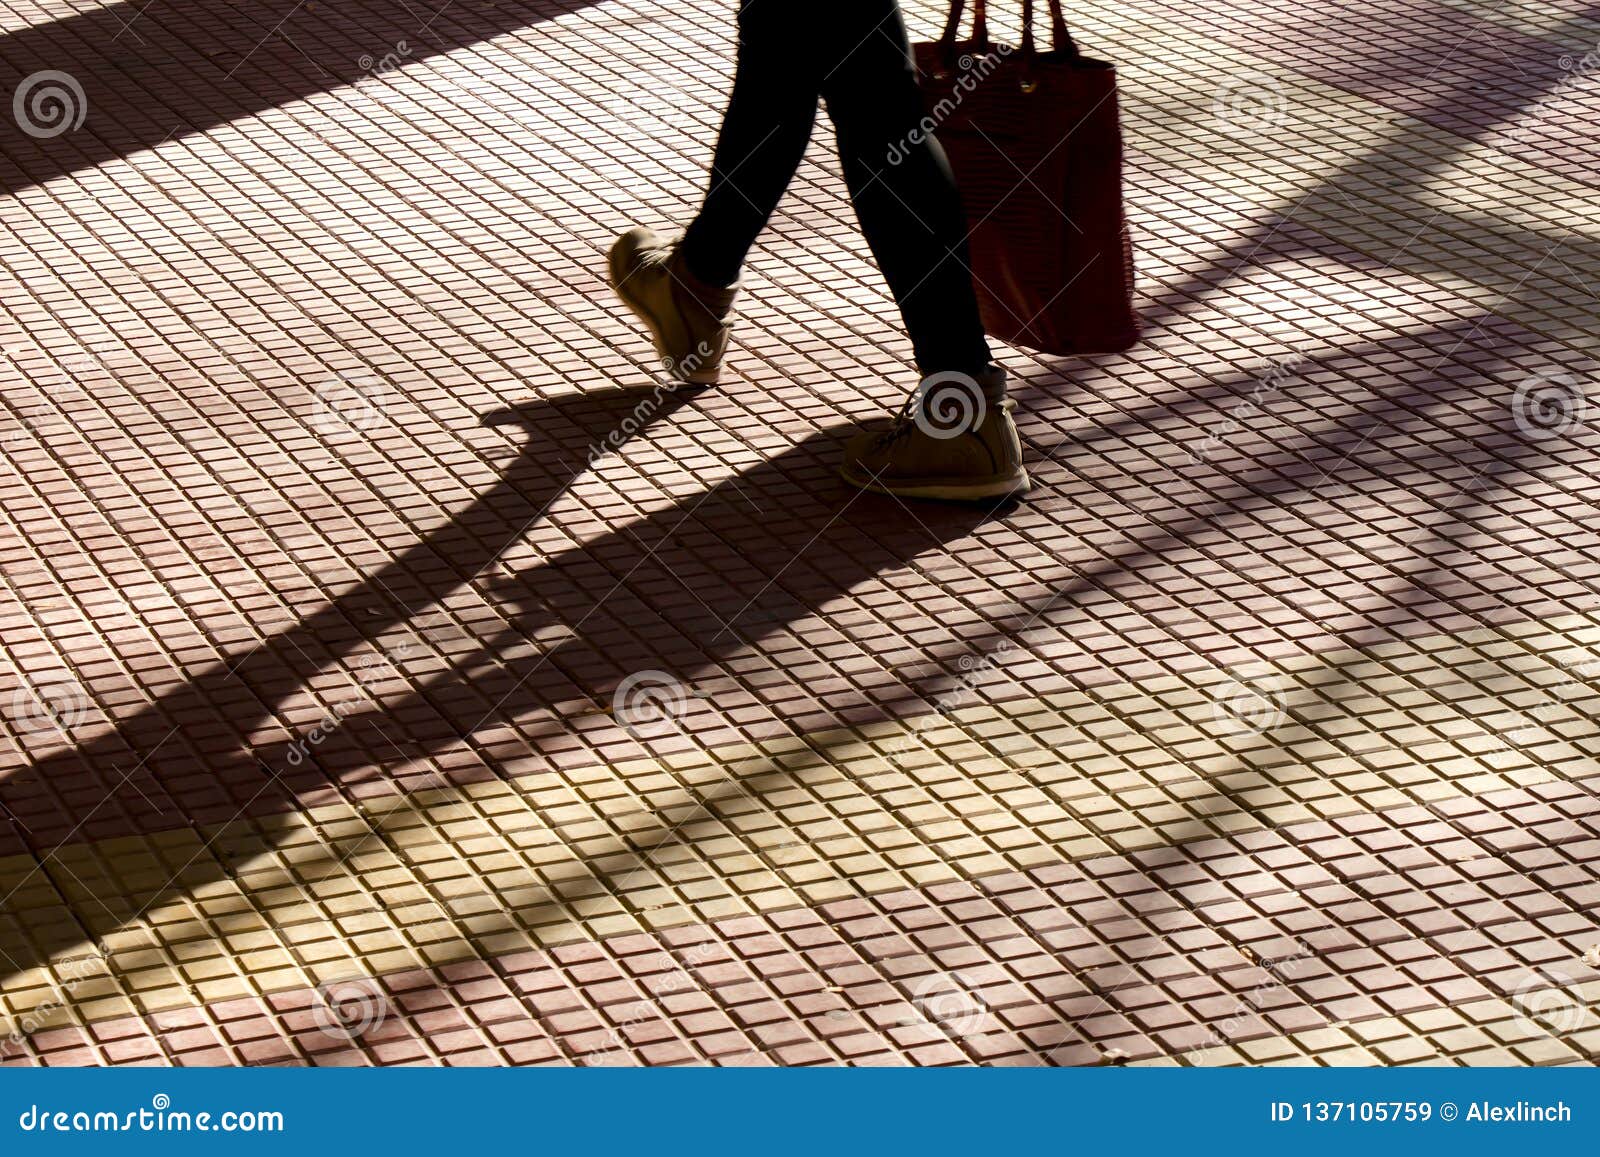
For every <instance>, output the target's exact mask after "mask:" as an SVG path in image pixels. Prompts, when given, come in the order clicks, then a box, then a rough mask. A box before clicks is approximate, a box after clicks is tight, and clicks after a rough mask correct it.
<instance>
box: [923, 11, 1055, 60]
mask: <svg viewBox="0 0 1600 1157" xmlns="http://www.w3.org/2000/svg"><path fill="white" fill-rule="evenodd" d="M1033 3H1034V0H1022V52H1023V54H1024V55H1025V56H1033V55H1036V53H1037V51H1038V48H1037V45H1036V43H1035V41H1034V36H1033ZM966 11H967V0H952V2H951V5H950V19H949V21H948V22H947V23H946V24H945V26H944V35H943V36H941V37H940V38H939V43H940V44H941V45H942V46H944V47H945V48H947V49H948V48H952V47H954V45H955V42H956V37H957V36H958V35H959V34H960V32H961V18H962V17H963V16H965V15H966ZM1050 34H1051V38H1052V40H1053V41H1054V43H1055V47H1056V50H1057V51H1060V50H1062V49H1065V50H1066V52H1067V55H1068V56H1077V55H1078V46H1077V45H1076V44H1074V43H1073V40H1072V33H1070V32H1068V31H1067V19H1066V17H1065V16H1063V15H1062V12H1061V0H1050ZM972 42H973V43H974V44H975V45H977V47H978V49H979V50H980V51H984V52H987V51H988V50H989V49H990V48H991V47H992V45H991V44H990V43H989V0H973V4H972Z"/></svg>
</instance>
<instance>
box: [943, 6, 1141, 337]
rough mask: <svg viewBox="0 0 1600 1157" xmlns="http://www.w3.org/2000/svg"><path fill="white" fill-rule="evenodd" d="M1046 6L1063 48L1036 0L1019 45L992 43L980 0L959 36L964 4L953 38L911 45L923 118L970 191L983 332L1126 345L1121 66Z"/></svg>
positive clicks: (955, 13)
mask: <svg viewBox="0 0 1600 1157" xmlns="http://www.w3.org/2000/svg"><path fill="white" fill-rule="evenodd" d="M1051 3H1052V14H1053V16H1054V18H1055V33H1056V48H1055V49H1054V50H1052V51H1049V52H1038V51H1036V50H1035V48H1034V44H1033V35H1032V31H1033V30H1032V16H1033V13H1032V8H1033V4H1032V0H1026V3H1025V7H1024V27H1025V29H1026V32H1025V39H1024V42H1023V46H1022V47H1021V48H1016V49H1013V48H1009V47H1007V46H1005V45H996V44H991V43H989V41H988V34H987V27H986V13H985V4H984V3H983V0H979V3H978V4H977V13H976V16H977V23H976V26H975V28H974V34H973V39H971V40H967V41H957V40H956V39H955V32H956V28H957V26H958V24H959V22H960V19H961V12H962V8H963V6H964V0H957V2H956V4H955V6H954V9H953V10H952V12H951V18H950V26H949V28H948V29H947V30H946V32H945V38H944V39H943V40H940V41H938V42H935V43H923V44H918V45H916V46H915V48H914V52H915V57H916V65H917V70H918V74H919V76H918V81H919V84H920V86H921V88H922V92H923V97H924V103H925V105H926V108H927V114H928V119H927V120H926V121H924V125H925V126H931V127H932V129H933V134H934V136H935V137H936V138H937V139H938V141H939V143H940V144H941V145H943V146H944V150H945V152H946V153H947V154H948V155H949V158H950V164H951V167H952V168H953V169H954V170H955V174H956V183H957V185H958V186H959V187H960V189H961V199H962V204H963V206H964V208H965V210H966V215H967V224H968V227H969V229H970V234H969V240H968V243H969V245H970V247H971V254H972V257H971V260H972V273H973V286H974V288H975V289H976V290H977V294H978V306H979V310H980V311H981V313H982V315H983V324H984V328H985V329H986V330H987V331H988V333H989V334H991V335H992V336H994V337H997V338H1000V339H1001V340H1002V341H1007V342H1011V343H1014V344H1017V345H1022V346H1028V347H1031V348H1033V349H1037V350H1042V351H1044V352H1046V353H1052V354H1086V353H1106V352H1111V351H1115V350H1124V349H1127V348H1128V347H1129V346H1131V345H1132V344H1133V343H1134V342H1135V341H1136V340H1137V339H1138V328H1139V327H1138V319H1137V317H1136V315H1135V313H1134V309H1133V251H1132V246H1131V245H1130V243H1129V239H1128V226H1127V222H1126V220H1125V218H1124V216H1123V210H1122V128H1121V123H1120V120H1119V117H1118V112H1117V74H1116V69H1115V68H1114V67H1113V66H1112V65H1110V64H1107V63H1106V62H1105V61H1101V60H1092V59H1090V58H1088V57H1085V56H1080V55H1079V54H1078V52H1077V49H1076V47H1075V46H1074V45H1073V44H1072V40H1071V38H1070V37H1069V36H1068V35H1067V31H1066V26H1065V23H1064V22H1063V20H1062V18H1061V15H1060V8H1059V0H1051Z"/></svg>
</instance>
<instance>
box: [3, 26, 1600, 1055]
mask: <svg viewBox="0 0 1600 1157" xmlns="http://www.w3.org/2000/svg"><path fill="white" fill-rule="evenodd" d="M908 9H909V12H910V15H911V17H912V22H913V25H914V27H915V28H916V29H917V30H918V31H919V32H921V33H926V32H928V31H929V30H930V29H931V28H932V26H933V23H932V21H933V17H934V16H935V15H936V13H935V12H934V11H933V6H931V5H925V4H922V3H914V4H911V5H909V6H908ZM730 17H731V13H729V12H725V11H723V10H722V8H721V7H720V6H718V5H717V4H715V3H711V2H709V0H707V2H705V3H701V4H697V5H690V6H684V5H665V4H659V3H654V2H652V0H599V2H590V3H586V2H584V0H517V2H504V0H503V2H501V3H497V4H492V5H490V4H479V3H475V2H471V0H454V2H453V3H445V4H443V5H442V6H439V7H437V8H435V7H432V6H430V7H429V8H428V9H427V10H426V11H425V12H424V11H422V10H421V9H419V8H418V6H417V5H415V4H405V3H399V2H398V0H397V2H395V3H388V2H386V0H341V2H339V3H336V4H317V5H304V4H298V3H292V2H291V0H267V2H265V3H262V4H257V5H252V6H251V8H250V9H249V11H248V12H241V11H240V10H239V9H237V8H235V7H233V6H230V5H224V4H222V3H220V2H216V0H194V2H192V3H189V2H186V3H183V4H175V5H161V6H158V7H157V8H154V9H149V10H144V11H141V10H140V8H139V6H137V5H133V4H127V3H123V4H81V5H68V4H64V3H56V2H52V3H47V4H43V3H42V4H24V3H21V2H19V0H6V2H5V3H4V4H0V19H3V24H0V79H4V81H5V82H6V84H7V85H8V91H12V90H15V89H16V88H17V86H19V85H21V84H23V83H25V78H27V77H30V76H32V75H34V74H36V73H37V72H39V71H40V70H44V69H49V70H57V71H61V72H65V73H67V74H70V75H71V76H72V77H73V78H74V80H75V81H76V82H77V84H78V85H79V87H80V88H81V90H82V94H83V97H82V99H83V102H84V104H85V106H86V116H85V119H84V122H83V124H82V125H81V126H80V127H78V128H76V129H71V130H70V131H66V132H63V133H60V134H58V135H41V134H40V133H38V132H29V131H27V128H26V126H25V125H24V124H23V123H22V121H21V120H19V119H17V118H13V119H12V120H10V121H0V185H3V188H0V224H3V226H4V229H3V232H4V234H5V236H4V238H3V239H0V292H3V294H4V301H5V305H6V309H5V310H4V311H0V354H3V357H4V362H3V365H4V369H5V371H6V372H5V374H4V378H3V381H0V443H3V449H4V451H5V456H6V462H7V470H6V471H5V473H4V474H3V475H0V506H3V510H4V517H3V518H0V538H3V555H0V578H3V583H0V596H3V601H0V732H3V737H4V742H5V751H4V753H3V755H0V759H3V761H4V766H3V767H0V814H3V817H4V821H5V822H4V823H0V897H3V901H0V952H3V954H4V955H3V956H0V968H3V972H4V975H3V977H0V1015H3V1016H4V1017H5V1018H6V1020H7V1021H8V1022H9V1023H10V1024H11V1025H12V1026H13V1030H14V1031H13V1036H12V1037H11V1038H10V1039H9V1043H8V1044H7V1047H6V1048H5V1051H4V1056H5V1059H6V1060H7V1062H8V1063H34V1062H37V1061H45V1062H47V1063H80V1062H85V1063H122V1062H136V1061H154V1062H162V1061H176V1062H181V1063H213V1062H215V1063H255V1062H264V1061H276V1060H283V1061H311V1062H315V1063H324V1062H327V1063H346V1062H358V1063H359V1062H376V1063H387V1062H396V1061H411V1060H418V1061H428V1060H442V1061H446V1062H450V1063H537V1062H541V1061H553V1062H579V1063H593V1062H596V1061H601V1060H605V1061H615V1062H619V1063H670V1062H674V1061H705V1060H711V1061H717V1062H731V1061H740V1062H744V1063H751V1062H754V1061H758V1060H767V1061H777V1062H779V1063H811V1062H830V1061H831V1062H838V1061H848V1062H856V1061H862V1062H866V1061H884V1062H889V1061H894V1062H908V1063H959V1062H961V1061H984V1062H996V1063H1001V1062H1005V1063H1034V1064H1037V1063H1123V1062H1129V1063H1170V1062H1174V1061H1176V1062H1180V1063H1230V1062H1262V1061H1304V1060H1313V1061H1319V1062H1326V1063H1345V1062H1373V1061H1378V1062H1400V1061H1413V1060H1430V1059H1438V1058H1448V1059H1461V1060H1465V1061H1469V1062H1473V1063H1476V1062H1481V1061H1488V1062H1490V1063H1497V1062H1498V1063H1566V1062H1571V1061H1576V1060H1585V1059H1587V1058H1589V1057H1590V1056H1592V1054H1593V1051H1594V1048H1595V1044H1596V1041H1595V1035H1596V1034H1595V1017H1594V1012H1593V1009H1592V1003H1593V1000H1594V998H1595V995H1596V991H1595V988H1594V984H1595V980H1594V977H1595V973H1594V969H1593V964H1591V963H1590V961H1591V959H1593V960H1595V961H1596V962H1600V953H1596V952H1591V951H1590V950H1591V948H1592V947H1593V945H1594V943H1595V942H1596V941H1600V930H1597V929H1595V928H1594V926H1593V922H1592V920H1591V919H1590V918H1589V916H1588V912H1589V911H1590V910H1591V909H1592V907H1593V903H1592V902H1593V899H1594V897H1593V895H1592V894H1591V893H1592V891H1593V888H1594V884H1593V883H1592V880H1593V871H1592V865H1593V863H1594V862H1595V861H1596V859H1600V851H1597V850H1596V845H1595V844H1594V831H1593V819H1592V817H1591V815H1590V813H1589V811H1588V810H1587V806H1588V801H1589V800H1590V799H1591V798H1592V795H1591V792H1592V791H1593V789H1594V787H1595V786H1596V779H1595V772H1596V768H1595V763H1594V755H1595V747H1596V744H1597V742H1600V736H1597V732H1596V728H1595V719H1596V718H1597V716H1600V706H1597V704H1596V701H1595V696H1596V689H1595V679H1594V676H1595V674H1596V673H1600V666H1597V664H1600V657H1596V655H1595V651H1596V648H1597V643H1600V636H1597V629H1596V628H1597V623H1596V607H1597V605H1600V562H1596V561H1595V557H1596V547H1597V545H1600V543H1597V542H1596V533H1595V530H1594V525H1595V519H1594V518H1593V513H1594V505H1595V498H1594V496H1593V495H1594V488H1595V486H1596V485H1597V483H1596V482H1595V481H1594V478H1595V477H1596V473H1597V472H1596V470H1595V469H1594V467H1595V465H1596V464H1597V463H1596V459H1597V458H1600V453H1597V450H1600V441H1597V439H1596V435H1595V430H1594V428H1593V425H1592V422H1591V419H1592V414H1591V413H1590V412H1589V411H1590V405H1589V402H1588V399H1587V396H1586V394H1585V392H1584V387H1585V384H1588V385H1590V386H1592V384H1593V378H1594V370H1593V362H1592V354H1591V352H1590V350H1591V347H1592V344H1593V340H1594V337H1595V322H1594V318H1595V316H1596V306H1597V305H1600V300H1597V299H1596V297H1595V293H1594V287H1595V286H1597V285H1600V233H1597V231H1596V227H1595V225H1594V222H1595V221H1596V220H1597V219H1600V215H1597V213H1596V207H1597V204H1596V202H1597V200H1600V198H1597V196H1596V194H1595V192H1594V188H1593V181H1592V174H1593V172H1594V171H1595V169H1596V166H1597V165H1600V157H1597V155H1596V154H1597V152H1600V140H1597V139H1596V136H1595V132H1594V129H1593V125H1594V124H1595V123H1596V116H1595V114H1596V112H1600V96H1597V93H1596V88H1595V83H1594V75H1595V71H1596V70H1595V69H1594V68H1592V67H1590V65H1588V64H1586V63H1585V55H1586V53H1587V52H1588V51H1589V49H1590V48H1591V47H1592V46H1594V45H1595V44H1597V43H1600V22H1596V21H1595V20H1593V19H1591V18H1589V17H1588V16H1587V15H1586V14H1585V12H1584V10H1582V9H1581V7H1580V6H1579V5H1577V4H1575V3H1571V4H1531V3H1529V4H1515V5H1508V6H1493V5H1488V4H1483V3H1477V2H1476V0H1451V2H1448V3H1447V2H1429V3H1417V2H1410V0H1408V2H1398V0H1390V2H1387V3H1385V4H1382V5H1380V6H1379V7H1378V8H1377V9H1376V10H1375V9H1373V8H1372V7H1371V6H1369V5H1353V4H1347V3H1319V4H1314V5H1310V6H1307V5H1304V4H1296V5H1290V4H1286V3H1285V4H1279V3H1269V4H1257V3H1252V4H1249V5H1245V4H1225V5H1223V6H1221V7H1213V8H1211V9H1208V10H1207V11H1206V12H1204V13H1195V12H1189V11H1176V10H1173V9H1171V7H1170V6H1168V5H1164V4H1159V3H1155V2H1153V0H1143V2H1138V3H1133V4H1128V5H1117V6H1114V7H1112V6H1098V7H1092V8H1089V9H1087V10H1084V11H1082V12H1080V13H1077V14H1075V24H1076V26H1077V28H1078V31H1079V35H1080V39H1081V40H1082V41H1083V43H1084V44H1085V45H1086V46H1088V47H1090V48H1091V50H1093V51H1096V52H1100V53H1103V54H1104V55H1107V56H1109V57H1112V58H1113V59H1115V60H1116V61H1117V62H1118V64H1119V66H1120V68H1121V72H1122V77H1123V103H1124V115H1125V121H1126V129H1127V137H1128V145H1129V166H1128V195H1129V208H1130V214H1131V217H1132V220H1133V226H1134V230H1135V238H1136V245H1137V248H1138V255H1139V272H1140V279H1141V281H1140V289H1141V309H1142V311H1143V313H1144V316H1145V318H1146V321H1147V325H1148V336H1147V340H1146V341H1145V342H1143V343H1142V344H1141V345H1140V346H1139V347H1138V348H1137V349H1135V350H1133V351H1130V352H1129V353H1128V354H1126V355H1118V356H1116V357H1104V358H1096V359H1086V360H1081V361H1074V362H1065V363H1064V362H1060V361H1056V360H1053V359H1040V358H1037V357H1034V356H1033V355H1030V354H1028V353H1027V352H1026V351H1006V353H1005V356H1004V359H1003V360H1004V361H1005V362H1006V364H1007V366H1008V368H1010V369H1011V370H1012V371H1013V373H1014V376H1015V379H1016V385H1017V389H1016V396H1017V399H1018V402H1019V424H1020V426H1021V428H1022V432H1023V435H1024V440H1025V444H1026V446H1027V449H1028V453H1029V456H1030V459H1032V463H1033V464H1032V465H1031V467H1030V468H1031V469H1032V470H1033V472H1034V474H1035V476H1036V478H1037V479H1038V481H1039V482H1040V483H1041V484H1042V485H1041V487H1040V492H1039V493H1038V494H1037V495H1036V496H1034V497H1033V498H1032V499H1030V501H1029V503H1028V504H1027V505H1026V506H1024V507H1022V508H1020V509H1017V510H1012V511H1006V512H1000V513H993V512H972V511H960V510H945V509H938V508H931V507H924V506H917V507H907V506H904V505H902V504H900V503H898V502H895V501H894V500H891V499H883V498H861V497H857V496H855V495H853V494H851V493H849V492H848V491H846V490H845V489H844V488H843V486H842V485H841V484H840V483H838V482H837V481H836V480H835V478H834V477H833V474H832V467H833V462H834V456H835V455H836V453H837V447H838V442H839V439H840V438H841V436H842V435H843V433H844V432H845V431H846V430H848V429H849V428H850V427H851V425H852V424H853V423H854V422H855V421H856V420H859V419H861V418H865V417H869V416H872V415H875V414H877V413H879V412H881V411H882V410H883V409H884V408H886V407H888V406H892V405H894V404H896V402H897V401H898V399H899V397H900V396H901V395H902V394H903V391H904V389H905V388H906V385H907V382H906V378H905V368H904V367H905V365H906V364H907V361H908V358H907V349H906V345H905V342H904V340H903V339H902V338H901V337H900V336H899V331H898V327H897V325H896V324H895V316H894V312H893V309H892V306H891V304H890V303H889V302H888V301H887V299H886V297H885V295H884V294H883V292H882V289H881V285H880V282H879V280H878V278H877V275H876V273H875V272H874V271H873V269H872V268H871V266H870V264H869V263H868V262H867V260H866V258H865V253H864V248H863V245H862V243H861V241H860V239H859V237H858V236H857V235H856V234H855V233H854V230H853V226H852V222H851V217H850V213H849V208H848V204H847V202H846V200H845V199H844V197H843V191H842V185H841V183H840V181H839V180H838V178H837V176H836V175H835V171H834V165H833V164H832V159H831V157H830V156H829V151H830V146H829V143H828V142H827V141H826V140H823V139H821V138H820V137H819V139H818V141H817V142H816V144H815V146H814V155H813V157H812V158H811V159H810V160H808V162H807V164H806V165H805V166H804V168H803V169H802V172H801V174H800V177H799V178H798V179H797V181H796V185H795V188H794V189H793V190H792V193H791V196H790V199H789V200H788V201H787V202H786V203H785V206H784V208H783V210H782V211H781V213H780V216H779V218H778V219H777V220H776V221H775V222H774V226H773V229H772V230H771V232H770V234H769V236H768V238H767V239H766V240H765V241H764V243H763V246H762V248H761V250H760V251H759V253H758V254H757V255H756V257H755V260H754V262H753V265H752V269H751V274H750V279H749V288H748V291H747V293H746V295H745V298H744V299H743V301H742V303H741V315H740V323H739V324H740V330H739V339H738V340H739V342H740V346H739V348H738V349H737V350H736V352H735V354H734V355H733V358H732V360H731V363H730V367H729V369H730V372H729V374H728V379H727V381H726V382H725V384H724V385H723V386H722V387H721V388H719V389H718V390H717V391H714V392H709V393H705V394H701V395H698V396H693V397H690V396H688V395H687V394H686V393H681V392H680V393H677V394H666V395H664V394H663V393H662V392H661V391H660V390H659V388H658V387H657V385H656V384H655V383H654V382H653V381H652V379H651V376H650V373H649V371H648V370H647V369H646V368H642V367H644V366H645V364H646V363H645V353H646V350H645V346H644V343H643V342H642V341H641V340H640V338H639V335H638V334H637V333H635V332H634V331H633V330H632V328H631V327H630V326H628V325H627V324H626V322H625V319H624V316H623V313H622V311H621V310H620V309H618V308H617V307H615V306H614V305H613V304H612V303H611V302H610V301H609V300H608V297H607V294H606V292H605V290H604V286H603V282H602V280H601V273H602V270H603V264H602V261H601V259H600V255H601V253H602V252H603V249H604V246H605V245H606V243H607V242H608V241H609V239H610V237H611V235H612V234H613V233H614V232H616V231H617V230H618V229H619V228H620V227H621V226H622V225H623V224H625V223H627V222H628V221H630V220H643V221H648V222H651V223H657V224H659V223H662V222H665V221H672V220H679V221H681V220H682V219H683V217H684V216H685V214H686V213H687V212H690V211H692V207H693V205H694V203H695V201H696V199H697V197H698V194H699V190H700V186H701V182H702V180H703V169H704V164H705V162H706V153H707V150H708V144H709V139H710V136H711V134H712V133H713V132H714V130H715V124H716V120H717V114H718V110H719V105H720V100H721V97H720V93H721V92H722V91H723V86H724V83H725V79H726V75H727V72H728V68H729V60H730V58H729V53H730V49H731V44H730V41H731V18H730ZM1358 27H1359V28H1360V29H1361V30H1362V34H1361V35H1359V36H1357V35H1352V34H1351V31H1352V29H1355V28H1358ZM1471 29H1487V30H1488V31H1489V32H1490V33H1492V35H1489V36H1481V37H1477V36H1469V35H1467V33H1468V31H1469V30H1471ZM641 405H643V406H644V407H645V409H644V411H642V412H643V413H644V414H645V420H644V421H643V422H642V423H639V428H638V429H637V430H635V431H634V433H633V434H632V436H631V437H629V438H628V439H626V440H625V441H622V442H621V444H620V445H618V446H617V447H616V453H614V454H610V455H607V456H605V457H602V458H600V459H598V460H595V459H594V454H593V451H594V450H595V448H596V447H597V446H598V445H600V444H602V443H605V442H606V441H607V439H608V436H609V435H610V434H611V433H612V432H613V431H616V430H617V429H619V426H620V424H621V423H622V421H623V420H624V418H625V417H627V416H628V415H630V414H636V413H639V412H641V411H639V409H638V408H639V407H640V406H641ZM641 675H643V676H648V677H649V678H650V679H651V680H654V681H655V682H656V683H657V685H658V686H659V687H660V688H661V689H662V690H663V693H664V695H665V699H664V701H663V702H664V704H665V708H666V714H667V716H668V717H667V718H665V719H661V720H651V721H649V725H648V726H639V725H638V724H637V722H636V721H630V720H628V719H627V718H619V712H618V711H617V710H616V708H615V703H616V697H617V695H618V692H619V690H620V689H622V688H624V687H626V686H628V685H629V681H630V680H632V679H636V678H638V677H639V676H641ZM667 978H676V979H670V980H668V979H667ZM658 982H659V983H658ZM662 984H666V985H667V990H665V991H663V989H662V987H661V985H662ZM678 985H681V988H680V987H675V986H678ZM24 1030H26V1031H24Z"/></svg>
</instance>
